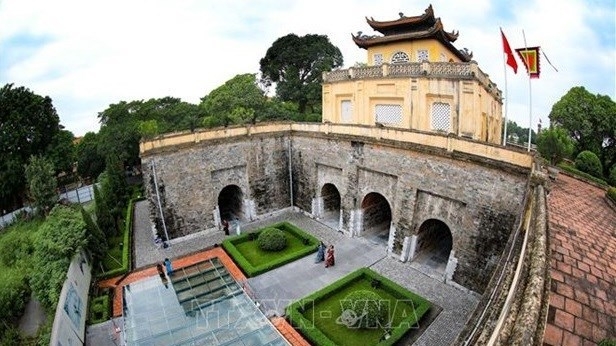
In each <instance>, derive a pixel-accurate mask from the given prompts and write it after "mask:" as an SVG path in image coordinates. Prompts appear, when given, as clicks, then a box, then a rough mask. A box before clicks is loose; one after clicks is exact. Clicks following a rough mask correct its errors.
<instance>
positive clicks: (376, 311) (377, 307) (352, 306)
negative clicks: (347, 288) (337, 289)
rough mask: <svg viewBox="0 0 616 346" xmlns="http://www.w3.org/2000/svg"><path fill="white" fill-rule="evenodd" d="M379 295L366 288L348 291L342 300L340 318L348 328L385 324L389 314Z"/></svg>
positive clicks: (377, 326)
mask: <svg viewBox="0 0 616 346" xmlns="http://www.w3.org/2000/svg"><path fill="white" fill-rule="evenodd" d="M381 301H382V299H381V296H379V295H378V294H377V293H375V292H372V291H368V290H358V291H355V292H351V293H349V294H348V295H347V296H346V297H345V298H344V299H343V300H342V301H341V306H342V316H340V319H341V320H342V322H343V323H344V324H345V325H346V326H347V327H348V328H379V327H382V326H385V321H386V319H387V317H388V316H389V311H388V309H387V305H386V304H381Z"/></svg>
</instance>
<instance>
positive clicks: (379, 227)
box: [360, 192, 392, 244]
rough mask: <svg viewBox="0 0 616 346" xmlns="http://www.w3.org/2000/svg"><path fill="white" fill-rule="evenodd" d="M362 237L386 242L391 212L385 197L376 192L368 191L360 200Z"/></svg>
mask: <svg viewBox="0 0 616 346" xmlns="http://www.w3.org/2000/svg"><path fill="white" fill-rule="evenodd" d="M361 212H362V232H361V233H360V235H361V236H362V237H365V238H368V239H370V240H372V241H373V242H375V243H379V244H387V242H388V240H389V230H390V226H391V220H392V213H391V207H390V205H389V202H388V201H387V198H385V197H384V196H383V195H381V194H380V193H378V192H370V193H369V194H367V195H366V196H364V199H363V200H362V201H361Z"/></svg>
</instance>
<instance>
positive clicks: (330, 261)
mask: <svg viewBox="0 0 616 346" xmlns="http://www.w3.org/2000/svg"><path fill="white" fill-rule="evenodd" d="M335 262H336V261H335V259H334V245H330V246H329V247H328V248H327V255H325V268H327V267H333V266H334V264H336V263H335Z"/></svg>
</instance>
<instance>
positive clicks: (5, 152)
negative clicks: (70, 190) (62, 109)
mask: <svg viewBox="0 0 616 346" xmlns="http://www.w3.org/2000/svg"><path fill="white" fill-rule="evenodd" d="M59 131H60V118H59V117H58V114H57V113H56V109H55V108H54V106H53V104H52V100H51V98H49V97H48V96H45V97H43V96H40V95H37V94H35V93H33V92H32V91H30V90H29V89H27V88H25V87H14V86H13V84H6V85H5V86H3V87H2V88H1V89H0V208H2V209H5V208H9V209H13V208H16V207H19V206H20V205H21V203H22V202H23V198H24V195H25V191H26V179H25V174H24V167H25V165H26V164H27V163H28V160H29V159H30V156H32V155H44V154H45V153H46V152H47V151H52V152H53V151H54V150H53V144H52V143H53V142H54V137H56V135H57V134H58V133H59ZM60 142H62V143H63V141H62V140H61V139H60V140H58V143H60Z"/></svg>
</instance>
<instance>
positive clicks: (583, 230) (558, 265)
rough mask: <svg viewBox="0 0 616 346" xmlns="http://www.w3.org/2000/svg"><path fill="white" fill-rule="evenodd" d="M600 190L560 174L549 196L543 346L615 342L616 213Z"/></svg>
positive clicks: (603, 192)
mask: <svg viewBox="0 0 616 346" xmlns="http://www.w3.org/2000/svg"><path fill="white" fill-rule="evenodd" d="M604 196H605V191H604V190H602V189H600V188H597V187H594V186H592V185H590V184H587V183H584V182H582V181H580V180H577V179H574V178H571V177H569V176H566V175H564V174H560V175H559V176H558V179H557V180H556V181H555V182H554V183H553V185H552V189H551V192H550V194H549V195H548V211H549V222H550V249H551V267H552V269H551V277H552V282H551V292H550V307H549V310H548V320H547V326H546V330H545V334H544V339H543V341H544V343H545V344H547V345H586V344H593V343H598V342H599V341H601V340H603V339H604V338H606V337H611V338H614V337H616V298H615V297H616V211H615V210H614V209H612V208H611V207H610V206H608V204H607V201H606V200H605V197H604Z"/></svg>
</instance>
